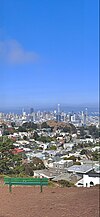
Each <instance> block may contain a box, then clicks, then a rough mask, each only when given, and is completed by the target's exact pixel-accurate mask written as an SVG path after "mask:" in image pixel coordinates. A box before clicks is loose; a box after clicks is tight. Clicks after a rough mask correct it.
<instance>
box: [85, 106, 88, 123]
mask: <svg viewBox="0 0 100 217" xmlns="http://www.w3.org/2000/svg"><path fill="white" fill-rule="evenodd" d="M85 115H86V124H87V122H88V109H87V108H86V109H85Z"/></svg>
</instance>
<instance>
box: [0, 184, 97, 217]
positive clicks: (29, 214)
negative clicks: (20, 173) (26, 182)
mask: <svg viewBox="0 0 100 217" xmlns="http://www.w3.org/2000/svg"><path fill="white" fill-rule="evenodd" d="M0 217H99V193H98V187H93V188H88V189H86V188H59V187H56V188H51V187H49V188H48V187H44V188H43V193H40V188H39V187H26V186H25V187H21V186H20V187H13V191H12V193H11V194H10V193H9V191H8V187H7V186H1V187H0Z"/></svg>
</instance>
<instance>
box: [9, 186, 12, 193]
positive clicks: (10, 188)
mask: <svg viewBox="0 0 100 217" xmlns="http://www.w3.org/2000/svg"><path fill="white" fill-rule="evenodd" d="M9 192H10V193H11V192H12V185H11V184H10V185H9Z"/></svg>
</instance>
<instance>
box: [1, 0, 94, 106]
mask: <svg viewBox="0 0 100 217" xmlns="http://www.w3.org/2000/svg"><path fill="white" fill-rule="evenodd" d="M97 101H98V0H9V1H8V0H0V107H11V106H25V105H29V106H32V105H33V106H34V104H53V103H64V104H87V103H88V104H91V103H92V104H95V103H97Z"/></svg>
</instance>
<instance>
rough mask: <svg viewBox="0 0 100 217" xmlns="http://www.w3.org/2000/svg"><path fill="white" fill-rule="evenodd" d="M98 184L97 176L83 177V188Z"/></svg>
mask: <svg viewBox="0 0 100 217" xmlns="http://www.w3.org/2000/svg"><path fill="white" fill-rule="evenodd" d="M99 184H100V177H99V176H95V177H93V176H89V175H83V186H84V187H91V186H94V185H99Z"/></svg>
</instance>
